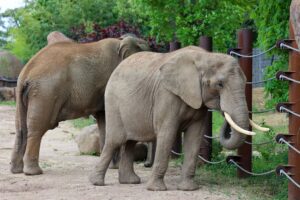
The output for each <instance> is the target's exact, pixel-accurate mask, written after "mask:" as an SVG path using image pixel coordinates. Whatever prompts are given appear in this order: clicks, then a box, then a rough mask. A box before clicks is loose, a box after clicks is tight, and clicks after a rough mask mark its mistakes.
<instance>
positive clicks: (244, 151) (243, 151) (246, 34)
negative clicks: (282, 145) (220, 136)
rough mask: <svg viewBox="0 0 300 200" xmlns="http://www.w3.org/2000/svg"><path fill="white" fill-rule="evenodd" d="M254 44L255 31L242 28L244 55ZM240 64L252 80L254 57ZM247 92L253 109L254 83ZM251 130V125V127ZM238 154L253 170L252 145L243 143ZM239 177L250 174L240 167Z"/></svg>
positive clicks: (242, 164) (240, 42) (239, 32)
mask: <svg viewBox="0 0 300 200" xmlns="http://www.w3.org/2000/svg"><path fill="white" fill-rule="evenodd" d="M252 44H253V33H252V31H251V30H250V29H240V30H239V31H238V49H239V50H240V51H239V53H241V54H244V55H250V54H252ZM239 64H240V66H241V68H242V70H243V71H244V73H245V75H246V77H247V81H248V82H252V58H240V59H239ZM245 93H246V101H247V105H248V110H249V111H251V110H252V85H250V84H247V85H246V88H245ZM249 118H250V119H252V114H251V113H249ZM249 130H251V127H249ZM246 141H247V142H252V137H251V136H247V138H246ZM238 156H239V157H240V163H239V164H240V165H241V166H242V167H243V168H244V169H246V170H248V171H252V145H250V144H246V143H245V144H243V145H242V146H241V147H240V148H238ZM237 174H238V177H239V178H245V177H248V176H249V174H246V173H245V172H243V171H242V170H240V169H238V171H237Z"/></svg>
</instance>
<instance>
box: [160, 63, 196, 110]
mask: <svg viewBox="0 0 300 200" xmlns="http://www.w3.org/2000/svg"><path fill="white" fill-rule="evenodd" d="M160 73H161V79H162V80H161V81H162V84H163V86H164V87H165V88H166V89H167V90H169V91H171V92H172V93H174V94H175V95H177V96H179V97H180V98H181V99H182V100H183V101H184V102H185V103H186V104H188V105H189V106H191V107H192V108H194V109H199V108H200V107H201V104H202V96H201V86H200V73H199V72H198V70H197V69H196V66H195V64H194V63H190V64H188V65H179V63H166V64H164V65H162V66H161V67H160Z"/></svg>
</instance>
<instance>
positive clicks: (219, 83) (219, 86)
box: [217, 81, 224, 89]
mask: <svg viewBox="0 0 300 200" xmlns="http://www.w3.org/2000/svg"><path fill="white" fill-rule="evenodd" d="M217 87H218V88H220V89H222V88H223V87H224V86H223V83H222V82H221V81H220V82H218V84H217Z"/></svg>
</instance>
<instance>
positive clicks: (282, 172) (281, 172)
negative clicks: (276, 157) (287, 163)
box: [279, 169, 300, 189]
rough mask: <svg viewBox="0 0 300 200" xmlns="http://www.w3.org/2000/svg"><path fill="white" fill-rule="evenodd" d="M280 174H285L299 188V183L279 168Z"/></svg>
mask: <svg viewBox="0 0 300 200" xmlns="http://www.w3.org/2000/svg"><path fill="white" fill-rule="evenodd" d="M279 174H280V176H282V174H283V175H285V176H286V177H287V178H288V179H289V180H290V181H291V182H292V183H293V184H294V185H295V186H296V187H297V188H299V189H300V184H299V183H297V182H296V181H295V180H294V179H292V177H290V176H289V175H288V174H287V173H286V172H285V171H284V170H282V169H281V170H280V171H279Z"/></svg>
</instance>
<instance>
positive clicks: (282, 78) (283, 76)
mask: <svg viewBox="0 0 300 200" xmlns="http://www.w3.org/2000/svg"><path fill="white" fill-rule="evenodd" d="M279 79H280V80H288V81H292V82H294V83H297V84H300V81H297V80H295V79H292V78H290V77H287V76H285V75H283V74H281V75H280V76H279Z"/></svg>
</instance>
